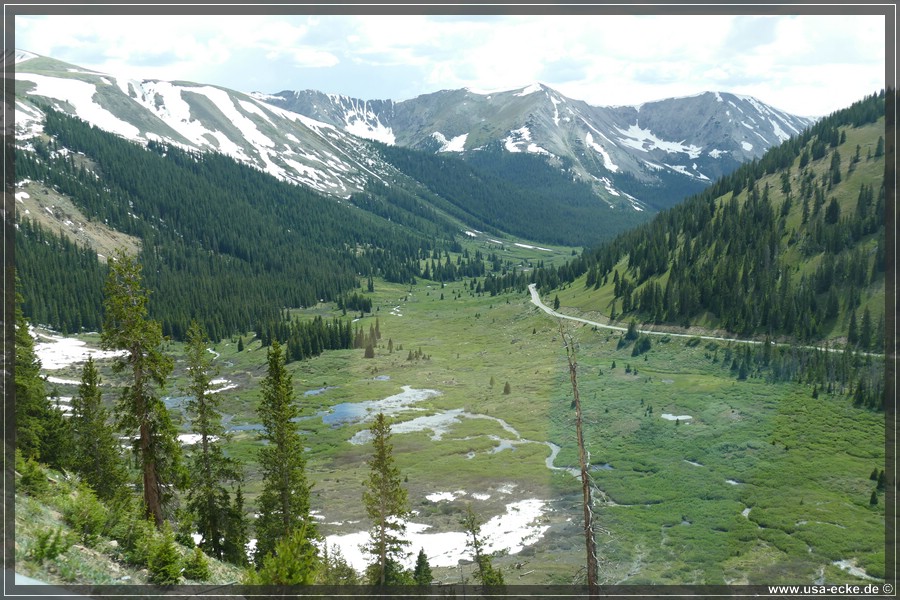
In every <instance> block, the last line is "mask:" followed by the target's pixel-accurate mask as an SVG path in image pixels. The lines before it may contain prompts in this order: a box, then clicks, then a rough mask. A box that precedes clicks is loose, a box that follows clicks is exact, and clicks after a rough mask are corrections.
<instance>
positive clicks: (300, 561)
mask: <svg viewBox="0 0 900 600" xmlns="http://www.w3.org/2000/svg"><path fill="white" fill-rule="evenodd" d="M318 571H319V557H318V550H317V549H316V547H315V546H314V545H313V543H312V541H311V540H310V539H309V537H307V525H306V524H305V523H304V524H303V525H301V526H300V527H298V528H297V529H295V530H294V532H293V533H291V534H290V535H289V536H287V537H284V538H282V539H281V540H280V541H279V542H278V543H277V544H276V545H275V552H274V553H269V554H267V555H266V557H265V558H264V559H263V563H262V568H261V569H260V570H259V571H258V572H255V573H254V572H253V571H252V570H251V571H250V572H248V574H247V575H248V576H247V578H246V581H245V582H244V583H247V584H250V585H310V584H312V583H314V582H315V580H316V576H317V575H318Z"/></svg>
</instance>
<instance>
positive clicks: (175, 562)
mask: <svg viewBox="0 0 900 600" xmlns="http://www.w3.org/2000/svg"><path fill="white" fill-rule="evenodd" d="M147 570H149V571H150V581H151V583H155V584H157V585H174V584H176V583H178V580H179V579H181V561H180V560H179V557H178V548H177V547H176V546H175V534H173V533H172V527H171V526H170V525H169V523H168V522H166V523H165V524H164V525H163V531H162V535H160V536H159V537H158V538H157V540H156V543H155V544H153V547H152V548H150V555H149V556H148V557H147Z"/></svg>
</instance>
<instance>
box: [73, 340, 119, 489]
mask: <svg viewBox="0 0 900 600" xmlns="http://www.w3.org/2000/svg"><path fill="white" fill-rule="evenodd" d="M69 422H70V423H71V426H72V435H73V447H74V448H73V449H74V452H73V457H72V463H73V464H72V468H73V470H74V471H75V472H76V473H78V474H79V475H80V476H81V478H82V479H83V480H84V482H85V483H87V484H88V485H89V486H90V487H91V488H92V489H93V490H94V492H96V494H97V496H98V497H99V498H101V499H103V500H111V499H112V498H114V497H115V496H116V495H117V494H119V493H121V492H122V489H123V488H124V486H125V482H126V480H127V478H128V473H127V472H126V471H125V468H124V466H123V464H122V457H121V453H120V452H119V441H118V440H117V439H116V432H115V430H114V429H113V427H112V426H111V425H110V424H109V422H108V413H107V410H106V409H105V408H104V407H103V404H102V395H101V393H100V375H99V373H98V372H97V367H96V366H95V365H94V359H93V358H92V357H88V360H87V362H86V363H85V364H84V367H83V368H82V370H81V384H80V385H79V386H78V393H77V394H76V395H75V397H74V398H72V416H71V417H70V419H69Z"/></svg>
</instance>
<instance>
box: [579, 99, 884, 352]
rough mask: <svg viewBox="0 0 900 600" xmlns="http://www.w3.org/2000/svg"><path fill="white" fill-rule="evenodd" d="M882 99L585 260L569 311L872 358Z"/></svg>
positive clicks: (876, 334) (876, 336)
mask: <svg viewBox="0 0 900 600" xmlns="http://www.w3.org/2000/svg"><path fill="white" fill-rule="evenodd" d="M883 114H884V95H883V93H882V94H879V95H873V96H871V97H869V98H866V99H865V100H863V101H860V102H858V103H856V104H854V105H853V106H852V107H850V108H848V109H846V110H843V111H839V112H837V113H835V114H834V115H832V116H830V117H829V118H827V119H824V120H822V121H821V122H819V123H817V124H816V125H815V126H814V127H813V128H811V129H810V130H809V131H808V132H806V133H804V134H803V135H801V136H797V137H795V138H792V139H791V140H790V141H788V142H786V143H784V144H782V145H781V146H779V147H777V148H774V149H772V150H770V151H769V152H768V153H767V154H766V155H765V156H764V157H763V158H762V159H760V160H759V161H753V162H752V163H748V164H747V165H745V166H743V167H741V168H739V169H738V170H737V171H735V173H733V174H732V175H730V176H728V177H725V178H723V179H721V180H719V181H718V182H717V183H716V184H714V185H713V186H711V187H710V188H709V189H708V190H707V191H705V192H704V193H702V194H699V195H697V196H695V197H693V198H691V199H689V200H688V201H686V202H685V203H683V204H682V205H679V206H677V207H674V208H672V209H670V210H668V211H665V212H663V213H660V214H659V215H658V216H657V217H656V218H654V220H653V221H652V222H650V223H648V224H645V225H642V226H640V227H638V228H636V229H634V230H632V231H629V232H627V233H624V234H622V235H620V236H618V237H617V238H616V239H615V240H613V241H611V242H610V243H608V244H604V245H601V246H599V247H597V248H595V249H593V250H590V251H587V252H585V254H584V255H583V257H582V261H576V262H575V263H573V265H571V269H570V270H568V271H566V275H567V276H568V277H562V279H563V280H564V281H568V282H574V281H575V277H580V279H578V281H577V283H575V285H574V286H573V288H578V289H579V290H580V291H579V292H578V293H577V294H573V295H571V297H567V300H566V301H567V302H568V303H569V305H570V306H571V307H573V308H577V309H579V310H584V311H594V312H597V313H599V314H602V315H606V316H607V317H608V318H612V319H620V320H624V321H626V322H627V321H628V320H629V319H637V320H638V321H639V322H641V323H647V324H656V325H663V324H666V325H674V326H680V327H689V326H701V327H705V328H710V329H719V330H724V331H728V332H732V333H736V334H739V335H744V336H770V337H771V338H788V339H795V340H799V341H802V342H813V341H822V340H828V341H830V342H831V343H839V344H846V345H849V346H853V347H859V348H861V349H863V350H875V351H880V349H881V346H880V340H882V339H883V337H884V281H885V273H884V269H885V238H884V234H885V223H884V215H885V189H884V185H883V182H884V174H885V156H884V152H885V149H884V133H885V131H884V127H885V123H884V117H883Z"/></svg>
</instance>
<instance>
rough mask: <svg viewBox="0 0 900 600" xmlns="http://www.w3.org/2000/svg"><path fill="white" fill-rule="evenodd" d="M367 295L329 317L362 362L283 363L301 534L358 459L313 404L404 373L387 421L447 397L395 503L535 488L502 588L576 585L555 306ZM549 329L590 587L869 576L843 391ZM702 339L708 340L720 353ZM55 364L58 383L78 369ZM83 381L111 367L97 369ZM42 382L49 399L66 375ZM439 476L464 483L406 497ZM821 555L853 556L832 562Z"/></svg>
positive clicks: (356, 469) (405, 444) (855, 449)
mask: <svg viewBox="0 0 900 600" xmlns="http://www.w3.org/2000/svg"><path fill="white" fill-rule="evenodd" d="M561 296H563V294H561ZM371 297H372V299H373V312H372V313H371V314H367V315H365V316H363V317H362V318H358V317H359V315H358V314H357V315H355V316H354V315H353V314H352V313H351V314H348V315H347V317H346V318H358V320H357V321H356V322H355V323H354V325H355V326H359V327H362V328H363V329H364V330H365V331H368V330H369V328H370V327H373V328H374V327H375V326H376V322H377V326H378V329H379V331H380V332H381V339H380V340H379V342H378V345H377V348H376V352H375V357H374V358H371V359H366V358H364V357H363V350H343V351H333V352H328V353H326V354H324V355H322V356H319V357H317V358H314V359H310V360H307V361H302V362H294V363H290V364H289V365H288V368H289V370H290V372H291V373H292V377H293V383H294V391H295V399H296V401H297V403H298V404H299V406H300V408H301V419H302V420H301V424H300V428H301V429H302V430H303V432H304V435H305V439H306V446H307V457H308V475H309V477H310V479H311V481H312V482H313V485H314V487H313V496H312V505H313V506H312V507H313V510H314V511H316V512H317V513H318V514H319V515H320V516H321V517H322V520H321V525H320V530H321V533H323V534H325V535H332V534H344V533H351V532H354V531H360V530H362V529H365V528H366V521H365V513H364V509H363V506H362V500H361V496H362V491H363V484H362V482H363V480H364V478H365V477H366V476H367V467H366V465H365V461H366V460H367V458H368V456H369V448H368V446H367V445H366V444H364V443H363V444H352V443H350V442H349V440H350V438H351V437H353V436H354V434H356V433H358V432H360V431H362V430H364V429H365V428H366V427H367V425H366V424H365V423H349V424H346V425H343V426H333V425H331V424H328V423H326V422H324V421H323V419H322V416H323V415H329V414H331V413H332V411H334V410H335V407H339V406H340V405H343V404H347V403H358V402H368V401H378V400H383V399H384V398H387V397H389V396H393V395H397V394H401V393H402V392H403V390H404V386H409V387H410V388H412V389H414V390H435V391H436V392H439V394H437V395H432V396H430V397H428V398H426V399H424V400H420V401H418V402H416V403H415V404H414V405H411V406H413V407H414V408H415V410H408V411H405V412H402V413H399V414H398V415H397V416H396V417H395V423H400V422H403V421H410V420H412V419H416V418H422V417H436V416H440V415H444V413H446V412H447V411H457V412H458V413H459V414H457V417H456V418H455V419H449V420H447V422H446V423H445V426H444V427H442V428H440V431H437V430H435V429H424V430H420V431H414V432H411V433H397V434H395V435H394V436H393V443H394V455H395V457H396V460H397V465H398V467H399V469H400V471H401V473H402V474H403V476H404V479H405V485H406V488H407V490H408V493H409V500H410V506H411V508H412V509H413V510H415V511H416V513H417V514H416V516H415V518H414V520H415V521H416V522H421V523H426V524H428V525H430V526H431V531H436V532H440V531H459V530H460V526H459V521H460V519H461V517H462V516H463V514H464V511H465V507H466V504H467V503H471V506H472V507H473V509H474V510H475V511H476V512H477V513H478V514H479V516H480V517H481V519H482V521H487V520H488V519H490V518H491V517H493V516H496V515H499V514H503V513H504V511H505V510H506V506H507V505H508V504H509V503H511V502H514V501H516V500H522V499H528V498H537V499H541V500H543V501H545V502H546V506H547V508H548V510H547V511H546V512H545V513H544V515H543V516H542V517H541V523H542V524H543V525H545V526H546V527H547V529H546V531H545V532H544V533H543V536H542V537H541V538H540V539H539V540H538V541H537V542H536V543H534V544H533V545H529V546H526V547H525V548H524V549H523V550H522V551H521V552H518V553H516V554H510V555H507V556H500V557H498V558H497V559H496V560H495V564H497V565H499V566H500V567H501V568H503V569H504V571H505V572H506V580H507V583H512V584H532V583H533V584H541V583H571V582H573V581H576V580H577V578H578V576H579V571H580V570H582V569H583V565H584V539H583V532H582V510H581V485H580V481H579V480H578V479H576V478H575V477H573V476H572V475H570V474H569V473H567V472H565V471H563V470H557V469H550V468H548V465H547V464H546V463H547V459H548V457H549V456H550V453H551V448H550V446H548V444H547V442H550V443H552V444H555V445H557V446H559V447H560V448H561V450H560V452H559V455H558V456H557V457H556V460H555V464H554V465H553V466H554V467H577V466H578V458H577V457H578V453H577V447H576V443H575V426H574V418H575V411H574V409H573V407H572V400H573V394H572V387H571V384H570V380H569V372H568V363H567V361H566V353H565V349H564V346H563V344H562V339H561V337H560V333H559V323H558V321H557V319H555V318H551V317H549V316H547V315H546V314H544V313H543V312H541V311H539V310H538V309H537V308H535V307H534V306H533V305H532V304H531V302H530V299H529V296H528V294H527V292H523V293H521V294H517V293H513V294H507V295H498V296H494V297H491V296H488V295H476V294H474V293H473V292H472V291H471V289H470V287H469V285H468V284H467V283H466V284H464V283H454V284H448V285H446V286H442V285H441V284H440V283H435V282H428V281H419V282H418V283H417V284H415V285H396V284H388V283H384V282H381V281H376V282H375V292H374V293H373V294H371ZM544 300H545V302H548V303H549V302H550V301H552V297H551V298H545V299H544ZM565 306H566V303H565V302H563V307H564V308H565ZM340 314H341V313H340V311H338V310H337V308H336V307H335V306H334V305H324V304H323V305H319V306H316V307H310V308H308V309H303V310H292V311H291V315H292V316H296V317H299V318H306V317H312V316H314V315H322V316H326V317H331V316H336V315H340ZM564 327H565V328H566V331H567V332H568V333H569V334H570V335H572V336H573V337H574V339H575V340H576V341H577V347H576V353H577V354H576V356H577V361H578V386H579V391H580V397H581V400H582V404H583V409H584V426H585V436H586V445H587V450H588V451H589V453H590V457H591V463H592V465H594V468H593V469H592V472H591V473H592V477H593V481H594V484H595V486H596V491H595V494H594V502H595V515H596V521H597V523H596V524H597V525H598V531H597V541H598V548H599V550H600V553H601V578H602V581H603V582H604V583H608V584H614V583H624V584H639V583H649V584H697V585H699V584H725V583H727V584H744V583H800V584H803V583H808V584H811V583H813V582H817V581H818V582H828V583H844V582H850V581H862V579H861V575H860V574H862V576H872V577H883V576H884V564H883V563H884V494H883V492H879V493H878V495H877V499H878V503H877V504H876V505H874V506H873V505H871V504H870V496H871V493H872V490H873V489H875V482H874V481H871V480H870V479H869V476H870V474H871V472H872V470H873V469H874V468H877V469H883V468H884V466H885V465H884V415H883V414H882V413H874V412H869V411H865V410H861V409H855V408H853V407H852V404H851V401H850V400H849V399H848V398H845V397H840V396H829V395H827V394H824V393H822V394H820V395H819V397H818V398H817V399H813V398H812V395H811V389H809V388H808V387H806V386H803V385H798V384H786V383H778V384H773V383H768V382H766V381H764V380H762V379H753V378H751V379H749V380H747V381H736V379H735V376H734V373H733V372H731V371H730V370H729V369H728V368H727V366H723V364H722V363H721V361H718V360H717V359H714V357H715V354H714V352H713V351H712V349H711V347H710V346H708V345H707V344H706V343H702V344H695V343H691V342H690V341H689V340H687V339H684V338H675V337H673V338H670V339H668V338H657V337H654V339H653V344H652V348H651V349H650V351H649V352H647V353H646V354H644V355H641V356H638V357H632V356H631V350H632V348H631V346H630V345H628V346H625V347H621V348H619V347H618V346H619V336H620V334H619V333H618V332H613V331H607V330H603V329H595V328H592V327H589V326H581V325H572V324H571V323H566V324H565V325H564ZM89 343H91V344H92V345H93V344H94V343H96V339H91V340H89ZM243 343H244V345H245V348H244V349H243V351H241V352H239V351H238V350H237V347H238V344H237V338H232V339H227V340H223V341H221V342H220V343H218V344H215V345H214V346H212V350H213V351H214V352H215V353H216V354H217V358H216V359H215V361H214V364H215V365H216V366H217V368H218V370H219V371H218V375H217V377H219V378H221V379H226V380H228V382H229V383H230V384H231V385H235V386H236V387H234V388H233V389H229V390H226V391H223V392H221V394H222V406H221V410H222V412H223V413H224V414H225V420H226V426H227V427H230V428H235V427H236V428H238V431H235V432H234V433H233V434H232V435H231V438H230V440H229V441H228V446H227V448H228V452H229V453H230V454H231V455H233V456H236V457H238V458H240V459H241V460H242V461H243V462H244V466H245V473H246V477H247V482H246V488H245V490H246V498H247V501H248V505H249V508H250V510H251V511H252V510H253V504H254V500H255V498H256V495H257V494H258V493H259V491H260V489H261V481H260V474H259V472H258V470H257V466H256V453H257V451H258V448H259V447H260V444H261V441H260V440H259V438H258V431H256V430H254V429H253V427H254V425H256V424H257V423H258V418H257V416H256V406H257V404H258V401H259V383H260V381H261V380H262V378H263V377H264V376H265V362H266V361H265V359H266V349H265V348H261V347H260V343H259V341H258V340H254V339H253V337H252V335H251V334H247V335H246V336H244V338H243ZM390 348H392V349H393V351H391V350H390ZM168 349H169V352H170V353H171V354H172V355H173V356H174V358H175V360H176V370H175V375H174V376H173V379H172V381H171V383H170V385H169V386H168V388H167V390H166V392H165V393H166V395H168V396H171V397H179V396H183V395H184V394H185V392H184V390H185V389H186V388H187V382H186V379H185V373H184V368H185V361H184V355H183V349H182V347H181V345H180V344H177V343H174V342H173V343H170V344H169V348H168ZM723 349H724V343H721V344H720V352H719V356H721V350H723ZM613 363H615V367H613ZM54 375H55V376H58V377H63V378H70V379H77V378H78V370H77V368H75V367H70V368H68V369H65V370H63V371H59V372H54ZM104 378H105V379H104V380H105V381H107V382H108V381H114V378H113V376H112V375H111V374H110V373H109V372H108V370H107V369H104ZM507 384H508V390H509V393H504V388H505V387H506V385H507ZM58 387H59V388H61V389H60V393H61V394H63V395H72V394H73V393H74V391H75V390H74V389H67V388H66V386H65V385H61V386H58ZM108 389H109V392H108V396H107V398H108V399H109V400H110V401H111V400H112V397H113V392H112V389H111V388H108ZM173 410H174V415H175V417H176V420H178V421H179V422H180V423H181V427H182V429H183V431H184V432H188V431H189V430H190V429H189V424H188V423H187V421H186V420H185V419H184V418H183V415H182V414H181V413H180V411H179V409H178V408H177V407H175V408H174V409H173ZM663 414H671V415H675V416H680V417H682V419H679V420H678V421H674V420H667V419H665V418H663V417H662V415H663ZM688 416H689V417H690V418H684V417H688ZM504 441H505V442H506V444H504ZM458 490H459V491H465V492H466V495H463V496H460V497H458V498H456V499H455V500H452V501H446V500H445V501H441V502H434V501H432V500H429V499H427V498H426V496H427V495H428V494H432V493H435V492H454V491H458ZM474 494H479V498H482V499H475V496H473V495H474ZM411 550H412V551H413V552H416V551H417V550H418V549H417V548H415V549H411ZM838 561H849V562H846V563H842V564H844V565H847V566H849V565H852V566H854V567H856V568H858V569H862V570H864V572H863V571H855V572H856V573H857V575H854V574H852V573H851V572H849V571H846V570H842V569H841V568H840V567H839V566H838V564H836V563H837V562H838ZM469 568H471V567H469ZM865 574H867V575H865ZM435 577H436V578H437V579H441V580H444V581H447V582H456V581H459V573H458V570H457V569H455V568H436V569H435Z"/></svg>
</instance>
